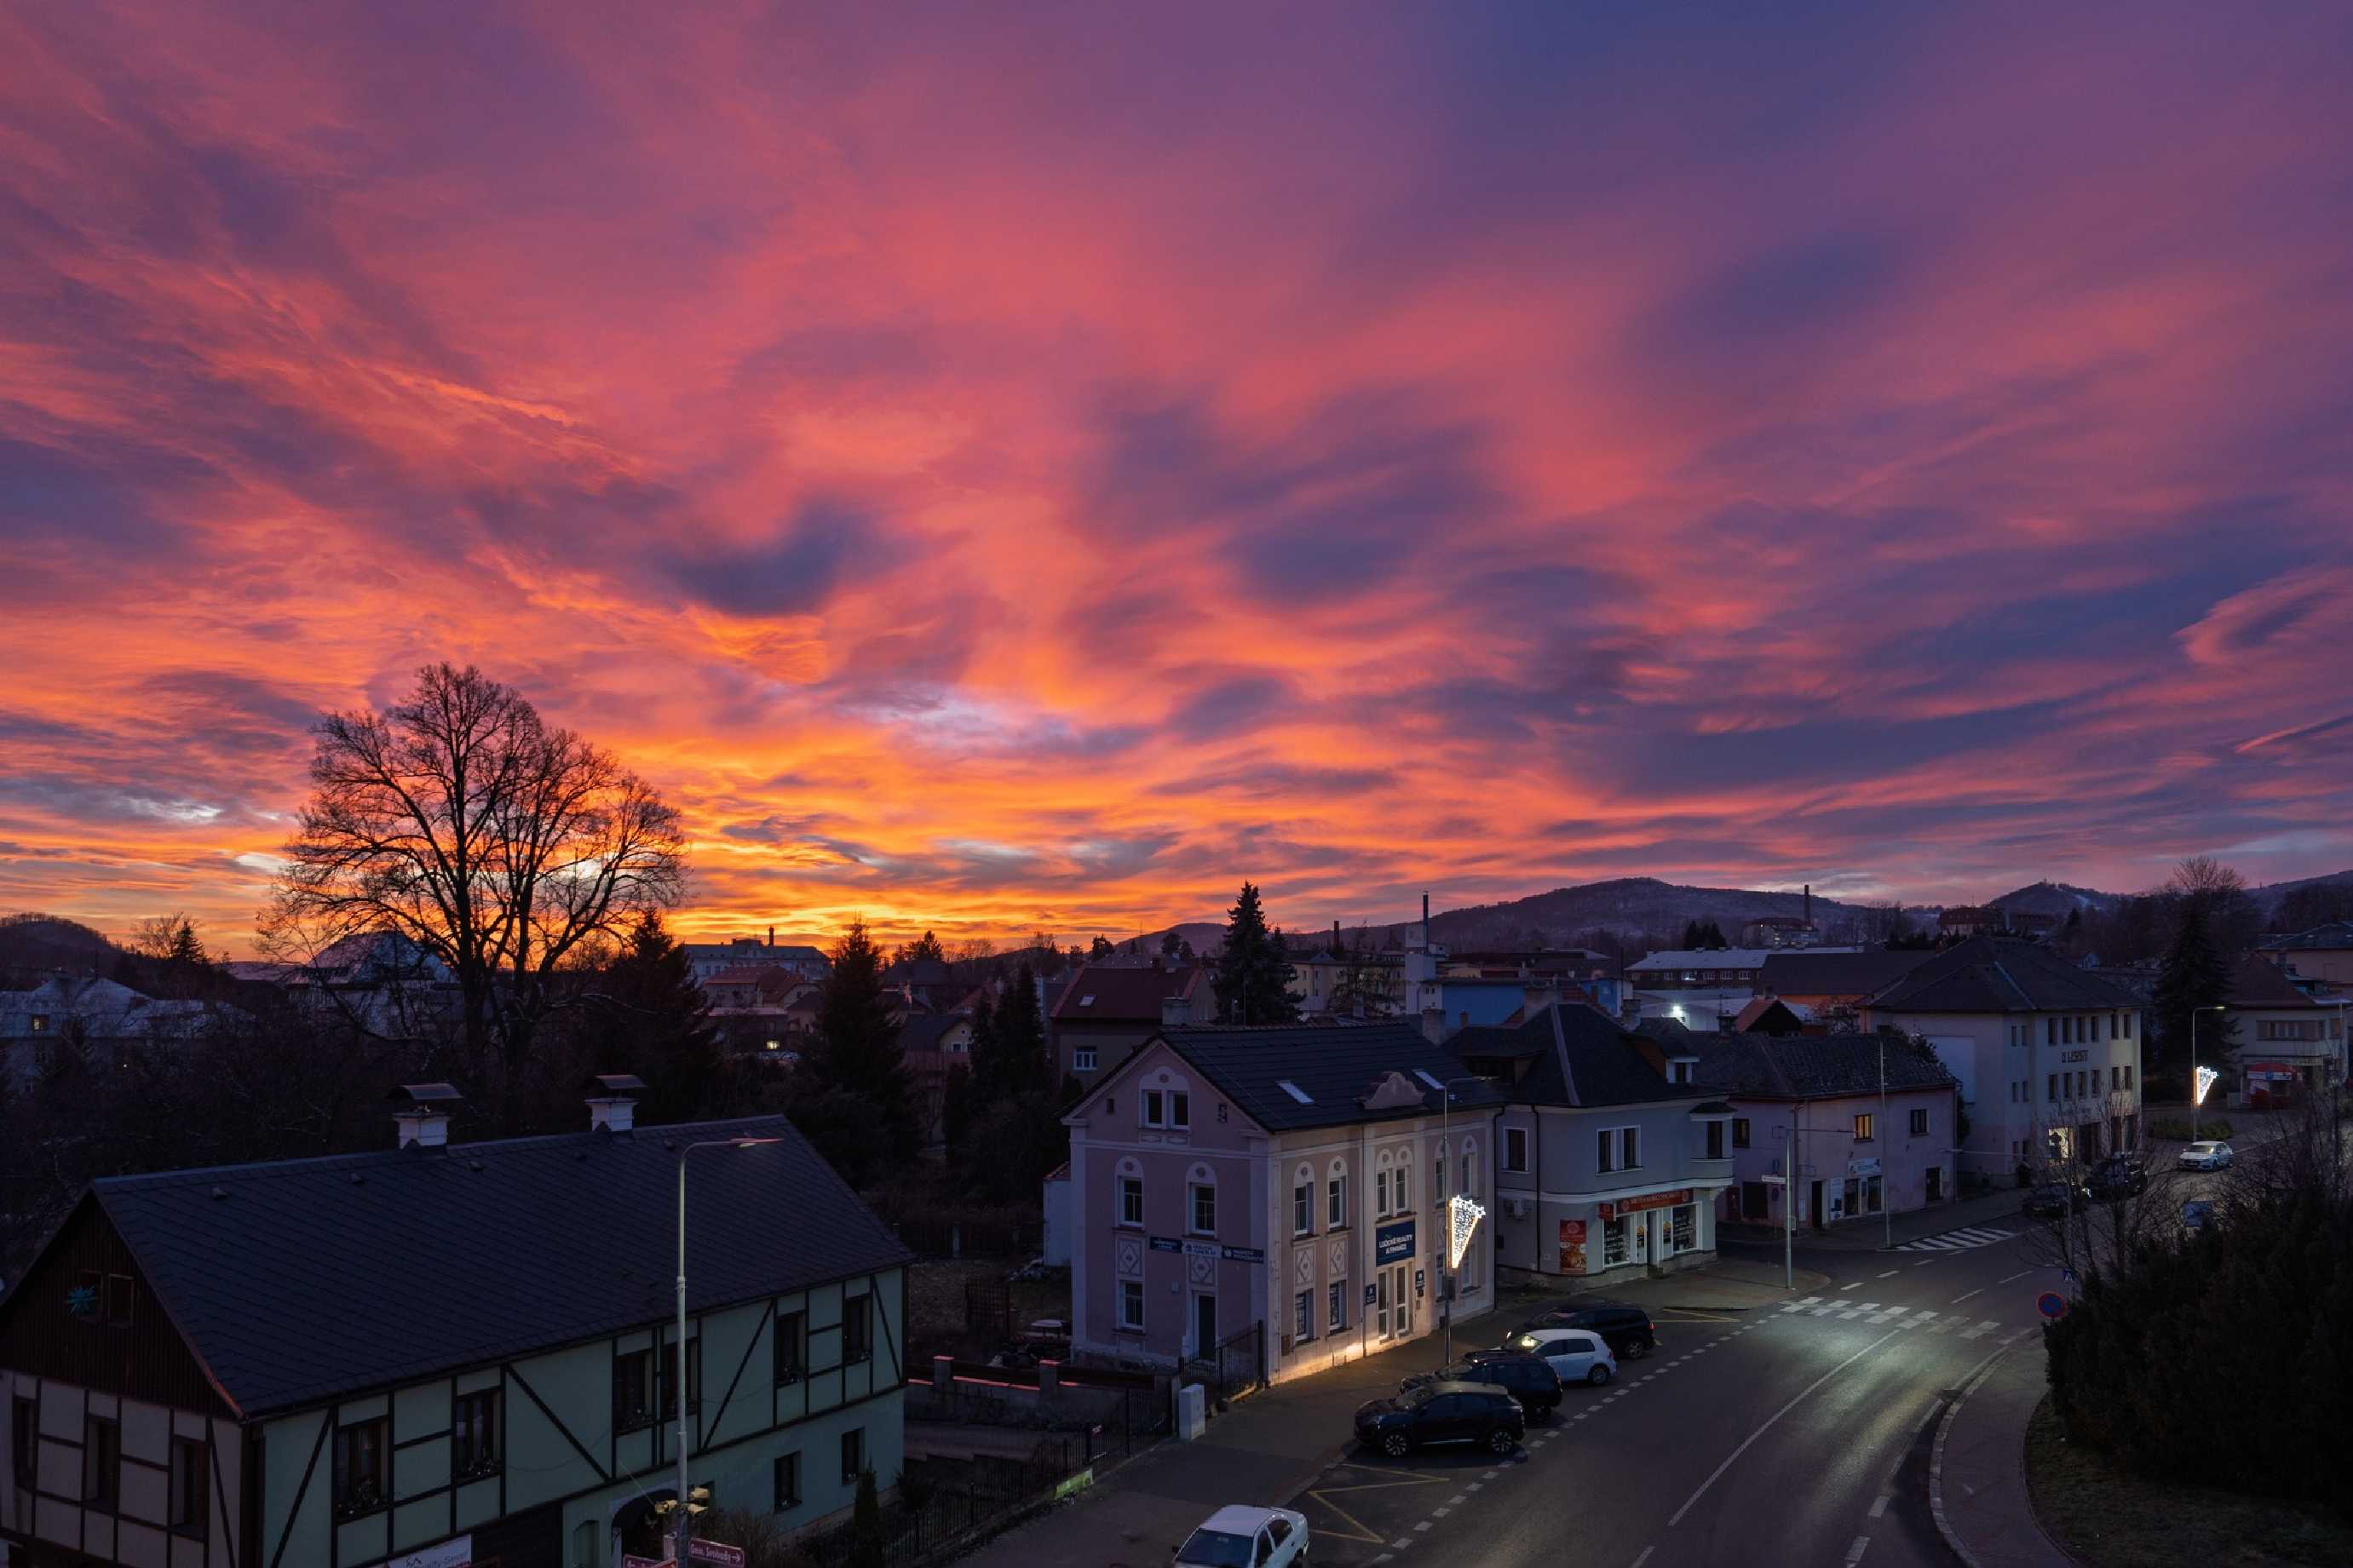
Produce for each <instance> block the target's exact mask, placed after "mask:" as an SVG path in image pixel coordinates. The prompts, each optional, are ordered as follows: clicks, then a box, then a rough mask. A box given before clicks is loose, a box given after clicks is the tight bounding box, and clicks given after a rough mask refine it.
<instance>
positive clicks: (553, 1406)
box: [0, 1086, 908, 1568]
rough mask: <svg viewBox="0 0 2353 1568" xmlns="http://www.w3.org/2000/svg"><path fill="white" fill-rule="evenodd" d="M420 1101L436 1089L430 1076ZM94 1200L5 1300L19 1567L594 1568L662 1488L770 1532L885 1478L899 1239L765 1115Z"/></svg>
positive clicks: (430, 1107)
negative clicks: (682, 1298) (708, 1499)
mask: <svg viewBox="0 0 2353 1568" xmlns="http://www.w3.org/2000/svg"><path fill="white" fill-rule="evenodd" d="M437 1087H438V1086H437ZM420 1097H421V1100H422V1103H420V1104H417V1105H413V1106H411V1107H410V1108H409V1109H407V1110H404V1111H403V1112H402V1113H401V1115H400V1119H399V1120H400V1127H401V1131H400V1133H399V1137H400V1146H399V1147H397V1148H395V1149H390V1150H385V1151H381V1152H373V1153H364V1154H349V1155H336V1156H331V1157H326V1158H321V1159H311V1160H296V1161H287V1162H280V1163H265V1164H252V1165H237V1166H225V1167H219V1168H215V1169H209V1170H194V1171H176V1172H170V1173H162V1174H154V1175H139V1176H121V1177H113V1178H110V1179H107V1180H103V1181H100V1182H97V1183H94V1184H92V1185H91V1186H90V1189H89V1190H88V1191H87V1192H86V1193H85V1194H83V1195H82V1197H81V1199H80V1201H79V1203H78V1204H77V1205H76V1206H75V1207H74V1209H73V1210H72V1212H71V1213H70V1215H69V1216H68V1217H67V1219H66V1220H65V1222H64V1223H63V1224H62V1225H61V1226H59V1227H58V1230H57V1232H56V1233H55V1234H54V1235H52V1236H51V1237H49V1239H48V1240H47V1243H46V1244H45V1245H44V1246H43V1247H42V1249H41V1251H40V1252H39V1254H38V1255H37V1258H36V1259H35V1261H34V1263H33V1264H32V1266H31V1267H30V1268H29V1269H27V1270H26V1273H25V1275H24V1277H23V1278H22V1279H19V1280H17V1281H16V1282H15V1284H14V1286H13V1288H12V1289H10V1290H9V1292H8V1293H7V1295H6V1296H5V1297H0V1402H5V1405H7V1408H8V1413H9V1419H8V1422H7V1425H6V1427H5V1443H6V1453H5V1463H6V1467H7V1470H6V1475H7V1484H6V1485H5V1488H0V1542H6V1543H7V1545H8V1546H9V1547H10V1549H11V1551H12V1552H13V1553H14V1556H13V1558H12V1560H11V1561H12V1563H13V1565H14V1568H90V1565H92V1564H124V1565H126V1568H370V1565H375V1564H394V1565H396V1568H464V1565H466V1564H475V1565H487V1564H497V1565H498V1568H612V1565H613V1564H615V1563H617V1562H618V1561H619V1556H620V1553H621V1552H623V1551H624V1550H627V1551H630V1552H642V1553H645V1554H647V1555H659V1553H658V1552H655V1551H654V1550H653V1548H654V1542H655V1535H656V1531H657V1529H658V1525H657V1522H656V1520H655V1517H654V1515H655V1510H656V1505H657V1504H659V1503H660V1502H663V1501H665V1500H670V1498H672V1497H673V1496H674V1492H673V1489H672V1487H671V1486H670V1478H671V1477H672V1476H674V1475H675V1474H676V1468H677V1451H676V1448H675V1447H674V1446H673V1444H674V1438H675V1434H676V1425H675V1422H676V1417H675V1415H674V1409H675V1398H676V1396H675V1394H674V1392H673V1391H674V1389H675V1387H676V1384H675V1382H674V1379H673V1368H674V1367H675V1365H676V1356H677V1346H678V1338H677V1330H676V1327H675V1324H676V1321H677V1320H676V1316H675V1311H676V1307H675V1296H674V1289H675V1276H676V1272H677V1254H676V1248H677V1245H678V1244H677V1230H676V1226H677V1225H678V1223H679V1213H678V1206H677V1205H678V1180H679V1170H680V1165H681V1161H682V1160H683V1158H684V1152H685V1150H686V1147H687V1145H688V1144H690V1143H696V1142H702V1141H705V1140H732V1139H773V1140H776V1142H773V1143H767V1144H763V1145H760V1146H755V1147H744V1148H723V1149H720V1150H716V1151H712V1152H707V1153H706V1154H705V1155H703V1156H702V1157H701V1158H698V1159H697V1160H695V1161H694V1162H693V1163H691V1166H690V1167H689V1170H688V1175H687V1183H688V1200H689V1204H688V1209H687V1224H688V1227H689V1229H688V1239H687V1259H686V1273H687V1278H688V1281H689V1285H688V1301H687V1321H686V1330H685V1337H686V1351H687V1366H686V1404H687V1425H688V1428H689V1431H688V1459H687V1463H688V1471H689V1479H690V1481H691V1484H692V1485H694V1486H696V1487H703V1486H708V1487H709V1489H710V1490H711V1494H712V1503H713V1504H714V1506H716V1507H719V1508H724V1509H731V1510H753V1511H760V1512H769V1511H774V1512H776V1513H778V1514H780V1515H781V1517H782V1521H783V1522H784V1523H785V1524H786V1527H787V1528H795V1529H797V1528H800V1527H802V1526H805V1525H813V1524H816V1523H818V1522H819V1521H824V1520H827V1519H828V1518H829V1517H831V1516H833V1515H836V1514H840V1513H843V1512H844V1511H845V1510H848V1509H849V1506H850V1503H851V1501H852V1499H853V1496H854V1493H855V1490H856V1487H857V1480H858V1477H859V1474H860V1471H862V1470H866V1469H871V1470H872V1471H873V1472H874V1473H875V1476H876V1478H877V1479H878V1481H880V1482H881V1485H883V1486H884V1487H886V1488H887V1487H889V1486H890V1485H891V1484H892V1482H893V1480H894V1479H895V1478H896V1476H897V1474H898V1471H899V1467H900V1461H901V1455H902V1431H901V1390H902V1386H903V1384H904V1373H903V1369H902V1366H901V1364H900V1362H901V1359H902V1353H903V1351H902V1324H903V1322H904V1317H903V1304H904V1300H905V1290H904V1272H903V1269H904V1265H905V1263H906V1261H907V1256H908V1255H907V1253H906V1252H905V1250H904V1249H903V1248H902V1247H900V1246H899V1244H898V1242H897V1241H896V1240H895V1239H894V1238H893V1237H892V1236H891V1235H890V1233H889V1232H888V1231H887V1230H886V1229H885V1228H884V1227H883V1226H882V1225H881V1222H880V1221H878V1220H877V1219H876V1218H875V1217H874V1216H873V1215H871V1213H869V1212H868V1211H867V1210H866V1208H865V1207H864V1206H863V1205H861V1204H860V1202H859V1201H858V1199H857V1198H856V1196H855V1195H853V1194H851V1192H850V1191H849V1188H848V1187H847V1186H846V1185H844V1184H843V1183H842V1182H841V1180H840V1179H839V1177H838V1176H836V1175H835V1174H834V1173H833V1171H832V1170H831V1169H830V1168H829V1167H828V1166H827V1165H826V1163H824V1161H823V1160H821V1159H820V1158H818V1155H817V1154H816V1152H814V1151H813V1150H811V1149H810V1148H809V1146H808V1145H807V1143H806V1142H803V1141H802V1139H801V1138H800V1137H799V1136H798V1135H797V1134H796V1133H795V1132H794V1131H792V1129H791V1128H790V1127H789V1126H788V1125H787V1124H786V1122H785V1121H784V1120H783V1119H782V1118H780V1117H760V1118H749V1119H743V1120H737V1121H719V1122H707V1123H697V1124H691V1125H682V1126H670V1127H634V1126H633V1125H632V1113H631V1110H630V1104H629V1100H628V1096H627V1095H626V1093H619V1092H616V1091H615V1090H613V1089H610V1088H607V1089H605V1091H604V1092H603V1093H602V1094H601V1095H600V1097H599V1098H598V1099H597V1100H594V1101H592V1102H591V1103H592V1106H593V1107H594V1119H595V1121H596V1126H595V1127H593V1128H592V1129H591V1130H587V1131H581V1132H577V1133H571V1134H560V1135H555V1136H550V1137H538V1138H522V1139H511V1140H505V1141H500V1142H483V1143H452V1142H449V1141H448V1116H447V1114H446V1113H447V1111H448V1108H449V1107H448V1100H449V1099H451V1098H454V1091H449V1090H448V1089H446V1088H443V1089H438V1092H423V1093H421V1096H420Z"/></svg>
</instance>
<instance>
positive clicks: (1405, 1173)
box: [1392, 1165, 1413, 1214]
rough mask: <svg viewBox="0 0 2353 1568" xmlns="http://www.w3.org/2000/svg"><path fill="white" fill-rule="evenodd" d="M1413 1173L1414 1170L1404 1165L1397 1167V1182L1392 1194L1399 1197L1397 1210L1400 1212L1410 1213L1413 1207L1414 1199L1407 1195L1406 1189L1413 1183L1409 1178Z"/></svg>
mask: <svg viewBox="0 0 2353 1568" xmlns="http://www.w3.org/2000/svg"><path fill="white" fill-rule="evenodd" d="M1412 1174H1413V1172H1412V1171H1411V1170H1410V1169H1409V1168H1408V1167H1406V1166H1404V1165H1399V1166H1398V1168H1397V1184H1396V1187H1395V1189H1394V1192H1393V1194H1392V1195H1393V1196H1394V1197H1396V1199H1397V1212H1398V1213H1399V1214H1408V1213H1410V1212H1411V1211H1412V1209H1413V1200H1412V1199H1411V1198H1409V1197H1408V1196H1407V1195H1406V1189H1407V1188H1408V1187H1409V1185H1410V1183H1409V1180H1408V1178H1409V1177H1410V1176H1411V1175H1412Z"/></svg>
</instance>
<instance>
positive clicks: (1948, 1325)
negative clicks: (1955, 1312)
mask: <svg viewBox="0 0 2353 1568" xmlns="http://www.w3.org/2000/svg"><path fill="white" fill-rule="evenodd" d="M1959 1321H1960V1320H1959V1319H1958V1318H1947V1319H1946V1320H1945V1321H1943V1322H1940V1323H1931V1324H1929V1325H1928V1331H1929V1332H1930V1333H1932V1334H1948V1333H1951V1332H1952V1331H1953V1325H1954V1324H1955V1323H1957V1322H1959Z"/></svg>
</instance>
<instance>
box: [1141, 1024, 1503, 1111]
mask: <svg viewBox="0 0 2353 1568" xmlns="http://www.w3.org/2000/svg"><path fill="white" fill-rule="evenodd" d="M1160 1038H1161V1039H1163V1040H1165V1041H1166V1042H1167V1044H1168V1048H1169V1049H1171V1050H1173V1051H1175V1052H1176V1054H1177V1055H1178V1056H1180V1057H1182V1058H1185V1060H1186V1061H1187V1063H1188V1064H1190V1065H1191V1066H1192V1067H1194V1068H1198V1069H1199V1070H1200V1072H1201V1073H1202V1074H1203V1075H1204V1076H1205V1077H1207V1078H1208V1080H1209V1081H1210V1082H1211V1083H1212V1084H1215V1085H1216V1086H1217V1088H1218V1090H1219V1093H1221V1094H1223V1095H1224V1096H1225V1097H1226V1098H1227V1099H1228V1100H1231V1101H1232V1102H1233V1103H1234V1106H1235V1108H1236V1109H1237V1110H1240V1111H1241V1113H1242V1114H1243V1115H1245V1116H1247V1117H1249V1118H1250V1120H1251V1121H1255V1122H1257V1123H1258V1124H1259V1125H1260V1126H1261V1127H1263V1128H1265V1129H1266V1130H1267V1131H1270V1132H1282V1131H1291V1130H1292V1129H1294V1128H1300V1127H1334V1126H1341V1125H1345V1124H1346V1123H1350V1122H1356V1121H1393V1120H1395V1119H1397V1118H1398V1117H1403V1116H1419V1115H1421V1114H1423V1113H1424V1112H1425V1111H1432V1112H1434V1111H1436V1110H1438V1109H1439V1104H1440V1097H1439V1091H1438V1090H1437V1089H1431V1088H1430V1086H1429V1084H1428V1083H1426V1082H1425V1081H1424V1080H1423V1079H1421V1078H1419V1076H1417V1075H1418V1073H1424V1072H1426V1073H1428V1074H1429V1075H1430V1077H1431V1078H1432V1079H1437V1080H1438V1081H1439V1082H1440V1083H1441V1084H1442V1083H1444V1082H1445V1081H1446V1080H1447V1079H1450V1078H1461V1077H1462V1076H1464V1074H1463V1068H1462V1064H1461V1062H1459V1061H1457V1060H1456V1059H1455V1058H1453V1057H1452V1056H1451V1055H1450V1054H1448V1052H1447V1051H1446V1050H1445V1049H1444V1048H1443V1047H1439V1046H1433V1045H1431V1044H1430V1041H1429V1040H1427V1039H1426V1038H1424V1037H1423V1036H1422V1032H1421V1027H1420V1026H1419V1025H1418V1024H1406V1023H1379V1024H1340V1025H1300V1026H1282V1025H1277V1026H1268V1027H1261V1028H1242V1027H1239V1026H1235V1027H1220V1026H1215V1025H1200V1026H1192V1027H1188V1028H1181V1029H1165V1030H1163V1031H1161V1034H1160ZM1138 1055H1139V1057H1140V1056H1141V1053H1138ZM1393 1072H1394V1073H1403V1074H1404V1075H1405V1076H1406V1078H1407V1079H1409V1080H1410V1081H1411V1082H1412V1083H1413V1084H1414V1085H1415V1086H1416V1087H1418V1088H1419V1089H1422V1090H1423V1094H1422V1099H1421V1103H1420V1104H1419V1105H1404V1106H1398V1107H1396V1108H1393V1109H1390V1110H1366V1109H1365V1108H1364V1107H1363V1106H1362V1105H1361V1104H1359V1103H1358V1100H1360V1099H1361V1097H1362V1096H1363V1095H1364V1093H1365V1091H1366V1089H1369V1088H1370V1087H1371V1086H1372V1085H1373V1084H1374V1083H1375V1082H1376V1081H1377V1080H1378V1079H1381V1078H1383V1077H1384V1076H1386V1075H1387V1074H1389V1073H1393ZM1286 1080H1287V1081H1289V1082H1291V1083H1294V1084H1296V1085H1298V1086H1299V1089H1300V1092H1301V1093H1303V1094H1304V1095H1306V1096H1307V1100H1308V1102H1307V1103H1306V1104H1301V1103H1300V1101H1299V1100H1296V1099H1294V1098H1293V1096H1292V1094H1291V1092H1290V1091H1289V1090H1287V1089H1284V1088H1283V1087H1282V1085H1283V1083H1284V1082H1285V1081H1286ZM1500 1098H1501V1097H1500V1096H1498V1095H1497V1094H1496V1093H1495V1092H1494V1091H1493V1090H1492V1089H1486V1088H1484V1087H1482V1086H1481V1085H1479V1084H1475V1083H1472V1084H1460V1085H1457V1086H1456V1088H1455V1090H1454V1104H1455V1106H1456V1107H1457V1108H1458V1109H1460V1108H1461V1107H1463V1106H1467V1105H1493V1104H1495V1103H1497V1101H1498V1100H1499V1099H1500Z"/></svg>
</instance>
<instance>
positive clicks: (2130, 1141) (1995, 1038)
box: [1862, 936, 2147, 1178]
mask: <svg viewBox="0 0 2353 1568" xmlns="http://www.w3.org/2000/svg"><path fill="white" fill-rule="evenodd" d="M1862 1023H1863V1026H1864V1027H1865V1028H1866V1029H1877V1028H1883V1027H1892V1028H1894V1029H1896V1030H1898V1031H1900V1032H1902V1033H1905V1034H1914V1035H1918V1036H1921V1037H1924V1038H1925V1039H1926V1040H1927V1042H1928V1044H1929V1045H1930V1046H1931V1047H1934V1048H1935V1050H1936V1056H1937V1058H1938V1059H1940V1060H1941V1061H1943V1063H1944V1064H1945V1067H1946V1068H1947V1070H1948V1071H1950V1072H1951V1073H1952V1075H1953V1078H1954V1079H1955V1080H1956V1081H1957V1083H1958V1084H1959V1086H1960V1096H1961V1109H1962V1110H1963V1111H1964V1112H1966V1113H1967V1115H1968V1121H1969V1136H1968V1147H1966V1148H1965V1149H1963V1150H1962V1151H1961V1154H1960V1162H1961V1169H1962V1170H1963V1171H1965V1172H1968V1173H1973V1174H1977V1175H1981V1176H1986V1177H2003V1178H2007V1177H2009V1176H2010V1175H2011V1174H2012V1173H2015V1172H2016V1171H2018V1170H2019V1169H2020V1168H2021V1167H2022V1166H2023V1167H2031V1166H2034V1165H2038V1164H2040V1163H2042V1161H2043V1160H2044V1159H2045V1158H2067V1157H2070V1156H2081V1157H2083V1158H2086V1159H2088V1158H2092V1157H2094V1156H2096V1155H2099V1154H2102V1153H2105V1152H2111V1151H2114V1150H2118V1149H2130V1148H2135V1147H2137V1145H2138V1142H2139V1131H2138V1128H2139V1110H2140V1060H2141V1056H2140V1048H2141V1042H2142V1040H2143V1039H2144V1038H2145V1037H2146V1035H2147V1028H2146V1025H2145V1022H2144V1015H2143V1012H2142V1003H2141V1000H2140V998H2139V997H2137V996H2136V995H2134V994H2132V993H2131V992H2130V991H2127V990H2126V989H2125V988H2124V987H2123V986H2120V985H2117V984H2115V983H2114V982H2112V981H2109V980H2105V979H2103V978H2102V977H2101V976H2099V975H2098V974H2096V973H2094V972H2092V971H2090V970H2088V969H2084V968H2082V967H2081V966H2079V965H2077V964H2074V963H2070V962H2068V961H2067V959H2065V958H2064V957H2063V956H2061V955H2060V954H2059V953H2056V952H2052V951H2051V950H2050V949H2049V948H2047V947H2043V946H2042V945H2041V944H2039V943H2036V942H2025V941H2021V940H2018V939H2015V938H2010V937H1994V936H1973V937H1971V938H1969V939H1968V941H1966V942H1960V943H1958V944H1957V945H1955V946H1952V947H1948V948H1947V949H1945V950H1944V951H1943V952H1938V953H1936V954H1934V955H1932V956H1931V957H1930V958H1929V959H1928V961H1927V962H1926V963H1922V964H1919V965H1917V966H1916V967H1915V968H1914V969H1913V970H1912V971H1911V972H1910V973H1906V974H1905V975H1904V976H1903V977H1902V978H1900V979H1898V980H1896V981H1894V983H1893V984H1889V985H1887V986H1886V987H1884V988H1883V989H1882V990H1880V991H1879V992H1877V993H1875V994H1873V995H1871V996H1869V997H1867V998H1865V999H1864V1001H1863V1005H1862Z"/></svg>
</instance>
